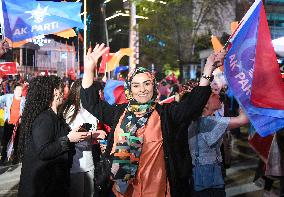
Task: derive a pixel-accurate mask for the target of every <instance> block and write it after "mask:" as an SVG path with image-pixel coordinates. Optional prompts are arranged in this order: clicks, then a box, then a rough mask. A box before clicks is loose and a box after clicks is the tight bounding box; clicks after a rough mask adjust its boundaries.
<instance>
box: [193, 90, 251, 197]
mask: <svg viewBox="0 0 284 197" xmlns="http://www.w3.org/2000/svg"><path fill="white" fill-rule="evenodd" d="M220 108H221V102H220V98H219V95H217V94H215V93H212V94H211V96H210V98H209V100H208V102H207V104H206V106H205V107H204V110H203V112H202V117H200V118H199V119H198V120H196V121H194V122H193V123H192V124H191V125H190V126H189V127H188V144H189V150H190V153H191V157H192V165H193V175H192V177H193V178H192V179H193V185H194V187H193V192H192V196H194V197H215V196H218V197H225V196H226V193H225V185H224V180H223V175H222V169H221V164H222V156H221V152H220V147H221V143H222V139H223V136H224V134H225V132H226V130H227V129H229V130H230V129H233V128H237V127H241V126H244V125H245V124H247V123H248V122H249V121H248V118H247V116H246V115H245V113H244V112H243V111H242V110H240V113H239V116H237V117H221V116H219V117H218V116H213V115H214V112H215V111H216V110H218V109H220ZM210 164H217V165H220V168H219V169H220V170H219V171H216V172H212V174H210V167H208V165H210ZM197 165H202V166H203V167H204V166H207V168H206V169H205V168H204V171H206V172H207V173H206V174H204V177H200V175H199V174H197V172H196V171H195V169H194V167H195V166H197ZM197 176H199V177H197ZM202 176H203V175H202ZM205 176H206V177H205ZM212 176H215V177H212ZM209 178H212V180H215V183H218V185H216V187H214V188H210V187H209V188H207V187H206V186H205V185H204V186H203V188H202V189H199V188H198V189H197V187H196V185H197V179H201V180H204V179H209ZM198 184H200V183H198ZM199 186H200V185H199Z"/></svg>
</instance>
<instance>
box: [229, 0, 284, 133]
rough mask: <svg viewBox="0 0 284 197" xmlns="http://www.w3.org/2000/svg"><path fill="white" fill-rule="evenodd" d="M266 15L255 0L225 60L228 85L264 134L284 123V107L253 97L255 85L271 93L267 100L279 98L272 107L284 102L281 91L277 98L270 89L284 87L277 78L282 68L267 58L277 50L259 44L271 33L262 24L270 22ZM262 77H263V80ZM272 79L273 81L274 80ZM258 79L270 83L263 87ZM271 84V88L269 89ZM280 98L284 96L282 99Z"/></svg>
mask: <svg viewBox="0 0 284 197" xmlns="http://www.w3.org/2000/svg"><path fill="white" fill-rule="evenodd" d="M265 19H266V18H265V11H264V7H263V4H262V1H261V0H256V1H255V2H254V4H253V5H252V6H251V8H250V9H249V11H248V12H247V13H246V15H245V16H244V18H243V19H242V21H241V22H240V24H239V26H238V28H237V29H236V31H235V32H234V33H233V34H232V36H231V38H230V39H229V42H230V44H229V51H228V53H227V55H226V57H225V61H224V64H225V66H224V67H225V76H226V78H227V82H228V85H229V87H230V89H231V90H232V91H233V93H234V96H235V98H236V99H237V100H238V101H239V103H240V104H241V106H242V107H243V109H244V110H245V111H246V113H247V115H248V117H249V119H250V121H251V123H252V125H253V127H254V128H255V130H256V131H257V132H258V133H259V134H260V135H261V136H262V137H264V136H267V135H269V134H272V133H274V132H276V131H277V130H279V129H281V128H283V127H284V119H283V117H284V111H283V110H278V109H268V108H263V107H259V106H258V107H257V106H255V105H253V104H255V103H256V102H255V100H254V98H253V96H254V95H252V92H253V91H255V90H256V89H255V87H257V88H259V89H258V91H261V92H265V93H266V94H267V95H268V96H269V98H268V101H270V100H274V99H275V100H277V101H279V104H277V105H275V106H273V107H275V108H276V107H281V103H283V102H284V97H282V94H281V93H280V94H278V95H279V97H278V98H276V97H275V96H276V95H277V94H275V93H271V91H275V92H277V91H282V92H283V90H284V89H283V87H281V84H279V83H278V79H275V78H278V74H279V78H280V79H281V77H280V71H279V68H278V70H276V69H275V68H274V67H275V66H276V65H275V64H274V63H273V60H272V59H271V60H270V59H267V60H265V58H266V57H270V58H272V57H271V55H268V53H274V51H270V48H269V47H265V46H263V45H262V44H260V43H261V42H264V40H263V39H261V38H263V35H264V34H266V36H267V34H269V31H268V29H265V28H263V26H265V25H267V23H266V24H265V23H263V22H261V21H263V20H265ZM264 31H265V32H264ZM260 46H261V47H265V49H267V51H265V49H263V48H262V49H261V50H260V49H259V47H260ZM274 54H275V53H274ZM257 58H261V61H263V62H261V63H260V60H258V59H257ZM264 63H265V64H266V65H264ZM257 64H258V65H257ZM277 67H278V65H277ZM269 68H270V69H269ZM276 73H278V74H276ZM260 75H261V76H260ZM259 77H262V79H263V81H261V80H260V78H259ZM271 81H273V83H274V84H271V83H270V82H271ZM256 83H260V84H263V83H267V84H270V86H269V85H267V84H265V85H264V84H263V87H262V86H261V85H260V84H256ZM278 85H280V86H278ZM268 87H270V89H267V88H268ZM265 97H267V96H265ZM251 99H252V100H254V102H252V101H251ZM279 99H282V101H280V100H279ZM266 101H267V100H266ZM270 104H271V102H270ZM271 107H272V105H271Z"/></svg>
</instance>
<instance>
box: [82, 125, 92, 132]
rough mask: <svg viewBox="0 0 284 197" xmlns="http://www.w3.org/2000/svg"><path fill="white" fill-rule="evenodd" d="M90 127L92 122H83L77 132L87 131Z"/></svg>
mask: <svg viewBox="0 0 284 197" xmlns="http://www.w3.org/2000/svg"><path fill="white" fill-rule="evenodd" d="M91 128H92V124H90V123H84V124H83V125H82V126H81V128H80V129H79V132H88V131H90V129H91Z"/></svg>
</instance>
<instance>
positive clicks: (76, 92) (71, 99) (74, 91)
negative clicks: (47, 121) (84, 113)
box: [59, 79, 82, 124]
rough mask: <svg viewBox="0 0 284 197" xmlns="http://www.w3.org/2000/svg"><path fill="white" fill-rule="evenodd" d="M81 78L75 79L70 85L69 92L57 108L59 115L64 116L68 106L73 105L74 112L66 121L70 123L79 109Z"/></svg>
mask: <svg viewBox="0 0 284 197" xmlns="http://www.w3.org/2000/svg"><path fill="white" fill-rule="evenodd" d="M81 84H82V80H81V79H77V80H76V81H75V82H74V83H73V84H72V86H71V89H70V92H69V94H68V97H67V99H66V100H65V102H64V103H63V105H62V106H61V107H60V109H59V114H60V116H62V117H64V118H66V117H67V114H68V111H69V109H70V107H72V106H74V107H75V110H74V113H73V114H72V115H71V119H70V120H69V121H68V123H69V124H70V123H72V122H73V121H74V120H75V118H76V115H77V114H78V112H79V110H80V89H81Z"/></svg>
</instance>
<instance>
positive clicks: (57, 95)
mask: <svg viewBox="0 0 284 197" xmlns="http://www.w3.org/2000/svg"><path fill="white" fill-rule="evenodd" d="M54 102H55V104H56V106H59V105H61V104H62V103H63V89H62V88H59V89H54Z"/></svg>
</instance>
